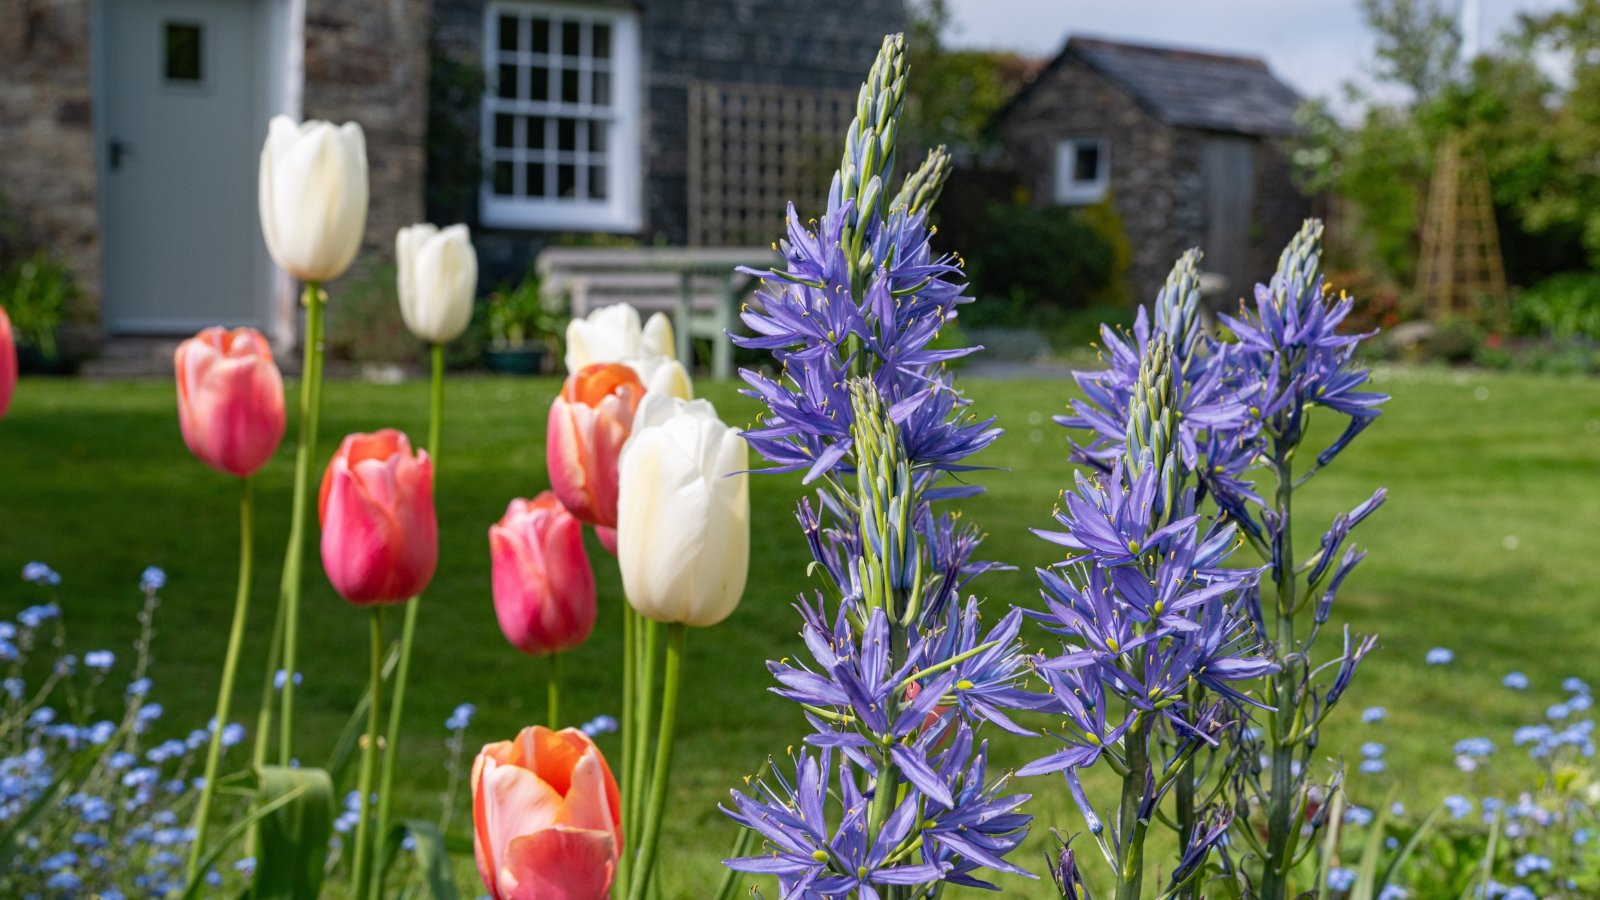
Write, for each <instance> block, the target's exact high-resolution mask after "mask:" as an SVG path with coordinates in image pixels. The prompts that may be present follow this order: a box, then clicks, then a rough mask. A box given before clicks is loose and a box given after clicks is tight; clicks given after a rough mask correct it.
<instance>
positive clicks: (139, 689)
mask: <svg viewBox="0 0 1600 900" xmlns="http://www.w3.org/2000/svg"><path fill="white" fill-rule="evenodd" d="M148 693H150V679H148V678H136V679H134V680H133V681H130V682H128V691H127V694H128V696H129V697H143V696H144V695H146V694H148Z"/></svg>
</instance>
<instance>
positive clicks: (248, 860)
mask: <svg viewBox="0 0 1600 900" xmlns="http://www.w3.org/2000/svg"><path fill="white" fill-rule="evenodd" d="M233 869H234V871H236V872H240V873H243V874H245V875H254V874H255V872H256V858H255V857H254V856H246V857H245V858H244V859H241V860H239V861H238V862H235V863H234V864H233Z"/></svg>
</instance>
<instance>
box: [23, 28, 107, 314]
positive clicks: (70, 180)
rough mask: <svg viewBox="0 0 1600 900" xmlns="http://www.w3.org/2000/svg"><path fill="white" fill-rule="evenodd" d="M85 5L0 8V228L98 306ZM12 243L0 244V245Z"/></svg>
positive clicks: (86, 303)
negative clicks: (61, 269)
mask: <svg viewBox="0 0 1600 900" xmlns="http://www.w3.org/2000/svg"><path fill="white" fill-rule="evenodd" d="M89 18H90V10H89V0H4V2H0V23H4V24H3V25H0V227H3V228H6V229H7V230H14V231H15V232H16V235H17V237H19V238H20V239H21V241H22V242H24V243H25V245H26V248H28V249H31V248H35V247H43V248H46V249H48V250H49V251H50V252H51V253H53V254H54V255H55V256H56V257H57V258H58V259H60V260H61V261H62V262H63V263H64V264H65V265H66V266H67V268H68V269H70V270H71V272H72V274H73V276H74V278H75V279H76V280H77V283H78V286H79V287H80V288H81V289H82V291H83V297H82V303H83V309H81V310H76V311H74V312H75V313H76V314H77V315H85V314H87V315H89V316H93V315H94V314H96V311H97V310H98V309H99V306H100V208H99V202H100V199H99V198H100V188H99V183H98V179H97V178H96V176H95V141H94V123H93V117H92V109H93V103H92V96H91V93H92V91H91V83H92V79H91V75H90V72H91V70H90V57H89ZM10 238H11V235H8V234H0V241H3V240H8V239H10Z"/></svg>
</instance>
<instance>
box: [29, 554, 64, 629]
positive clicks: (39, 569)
mask: <svg viewBox="0 0 1600 900" xmlns="http://www.w3.org/2000/svg"><path fill="white" fill-rule="evenodd" d="M22 580H23V581H27V582H31V583H33V584H37V585H42V586H45V587H55V586H56V585H58V584H60V583H61V575H60V574H59V573H58V572H56V570H55V569H52V568H50V567H49V566H47V565H45V564H44V563H42V562H31V563H28V564H27V565H25V566H23V567H22ZM24 624H26V623H24Z"/></svg>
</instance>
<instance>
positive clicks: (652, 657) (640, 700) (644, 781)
mask: <svg viewBox="0 0 1600 900" xmlns="http://www.w3.org/2000/svg"><path fill="white" fill-rule="evenodd" d="M637 624H638V634H639V643H638V645H637V646H635V648H634V649H635V650H636V651H637V652H638V654H639V658H638V660H636V661H635V663H634V669H633V671H634V677H635V678H637V679H638V680H639V681H638V684H636V685H634V691H633V717H634V718H633V726H634V727H633V760H632V762H633V768H631V769H629V770H628V774H627V776H626V777H627V779H628V780H629V781H631V782H633V785H634V786H633V789H632V800H633V823H634V830H635V831H637V830H638V829H639V828H640V827H641V826H642V825H643V824H644V821H645V798H646V797H647V796H648V793H647V792H648V790H649V784H650V782H649V780H648V778H647V775H648V767H649V765H650V720H651V715H650V713H651V705H652V704H653V703H654V701H655V699H656V668H657V666H658V665H659V661H660V659H661V623H659V622H656V621H653V620H651V619H646V618H645V617H643V616H639V620H638V623H637ZM634 846H635V847H638V846H640V845H639V844H635V845H634Z"/></svg>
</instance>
